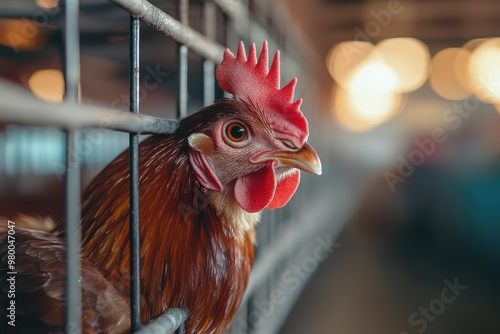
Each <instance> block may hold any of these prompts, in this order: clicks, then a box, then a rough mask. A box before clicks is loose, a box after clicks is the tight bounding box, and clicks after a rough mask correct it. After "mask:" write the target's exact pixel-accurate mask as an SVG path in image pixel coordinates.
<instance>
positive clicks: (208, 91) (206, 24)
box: [203, 0, 217, 106]
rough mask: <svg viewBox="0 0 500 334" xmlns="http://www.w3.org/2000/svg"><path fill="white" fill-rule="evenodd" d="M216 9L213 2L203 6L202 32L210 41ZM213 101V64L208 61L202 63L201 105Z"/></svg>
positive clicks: (213, 30)
mask: <svg viewBox="0 0 500 334" xmlns="http://www.w3.org/2000/svg"><path fill="white" fill-rule="evenodd" d="M216 10H217V8H216V7H215V3H214V1H213V0H206V1H205V4H204V6H203V30H204V32H205V35H206V36H207V37H208V38H210V39H211V40H215V37H216V33H217V31H216V26H217V25H216V20H215V19H216V17H217V12H216ZM214 100H215V63H214V62H213V61H212V60H210V59H205V60H204V61H203V105H204V106H208V105H210V104H212V103H213V102H214Z"/></svg>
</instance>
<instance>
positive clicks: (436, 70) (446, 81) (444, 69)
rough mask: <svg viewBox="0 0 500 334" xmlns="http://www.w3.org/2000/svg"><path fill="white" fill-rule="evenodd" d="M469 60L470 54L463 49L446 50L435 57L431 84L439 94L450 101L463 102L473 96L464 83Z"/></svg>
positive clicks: (430, 79)
mask: <svg viewBox="0 0 500 334" xmlns="http://www.w3.org/2000/svg"><path fill="white" fill-rule="evenodd" d="M469 58H470V52H469V51H468V50H466V49H461V48H449V49H444V50H442V51H440V52H438V53H437V54H436V55H435V56H434V57H433V59H432V70H431V75H430V78H429V82H430V84H431V86H432V88H433V89H434V91H435V92H436V93H437V94H439V95H440V96H441V97H443V98H445V99H449V100H462V99H466V98H468V97H469V96H471V95H472V94H471V91H470V90H469V89H467V87H466V86H465V85H464V84H463V83H462V82H463V81H464V80H465V78H466V68H467V64H468V62H469ZM460 78H462V80H460Z"/></svg>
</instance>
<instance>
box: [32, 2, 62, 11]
mask: <svg viewBox="0 0 500 334" xmlns="http://www.w3.org/2000/svg"><path fill="white" fill-rule="evenodd" d="M35 3H36V5H37V6H38V7H40V8H43V9H54V8H56V7H57V6H58V5H59V0H35Z"/></svg>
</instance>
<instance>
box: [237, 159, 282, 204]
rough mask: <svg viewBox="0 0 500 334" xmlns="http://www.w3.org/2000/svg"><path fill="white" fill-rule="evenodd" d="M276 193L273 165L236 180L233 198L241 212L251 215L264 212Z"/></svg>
mask: <svg viewBox="0 0 500 334" xmlns="http://www.w3.org/2000/svg"><path fill="white" fill-rule="evenodd" d="M275 192H276V178H275V175H274V164H270V165H269V166H266V167H263V168H261V169H259V170H258V171H256V172H253V173H250V174H247V175H244V176H242V177H240V178H239V179H238V180H236V184H235V185H234V196H235V198H236V201H237V202H238V204H239V205H240V206H241V207H242V208H243V210H245V211H247V212H250V213H253V212H259V211H262V210H264V209H265V208H266V207H267V206H268V205H269V203H271V201H272V200H273V197H274V194H275Z"/></svg>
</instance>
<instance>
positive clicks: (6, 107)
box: [0, 80, 179, 134]
mask: <svg viewBox="0 0 500 334" xmlns="http://www.w3.org/2000/svg"><path fill="white" fill-rule="evenodd" d="M0 101H1V102H0V122H6V123H15V124H21V125H35V126H51V127H58V128H62V129H64V130H68V131H72V130H75V129H84V128H106V129H112V130H117V131H124V132H134V133H142V134H148V133H160V134H169V133H173V132H174V131H175V130H176V129H177V128H178V126H179V121H177V120H170V119H164V118H158V117H152V116H146V115H137V114H132V113H128V112H124V111H121V110H117V109H111V108H105V107H100V106H91V105H77V104H74V103H68V102H63V103H50V102H45V101H41V100H39V99H37V98H35V97H34V96H33V95H31V94H30V93H29V92H27V91H25V90H24V89H22V88H20V87H19V86H17V85H13V84H11V83H9V82H8V81H5V80H0Z"/></svg>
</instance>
